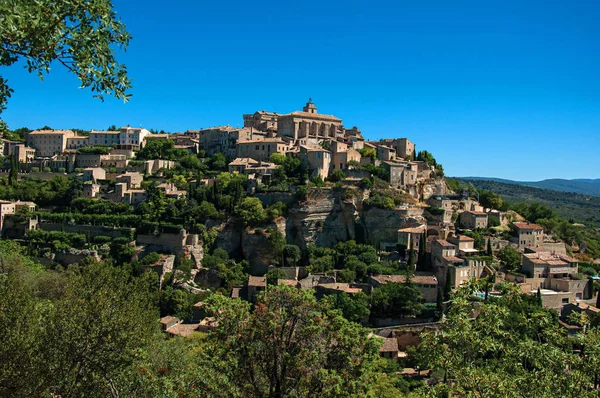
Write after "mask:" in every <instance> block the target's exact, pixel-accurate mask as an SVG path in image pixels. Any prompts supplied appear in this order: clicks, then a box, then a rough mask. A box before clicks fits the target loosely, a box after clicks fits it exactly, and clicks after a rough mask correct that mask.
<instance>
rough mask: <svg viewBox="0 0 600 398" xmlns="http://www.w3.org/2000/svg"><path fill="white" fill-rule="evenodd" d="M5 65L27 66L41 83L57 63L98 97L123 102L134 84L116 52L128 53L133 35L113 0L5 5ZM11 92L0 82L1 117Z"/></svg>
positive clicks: (0, 27) (1, 8)
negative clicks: (119, 16)
mask: <svg viewBox="0 0 600 398" xmlns="http://www.w3.org/2000/svg"><path fill="white" fill-rule="evenodd" d="M0 21H1V23H0V37H1V38H2V42H1V44H0V65H1V66H10V65H14V64H16V63H18V62H19V61H23V62H24V63H25V64H26V68H27V70H28V71H29V72H36V73H37V74H38V76H39V77H40V78H42V77H43V74H44V73H48V72H49V71H50V67H51V65H52V64H53V63H58V64H60V65H62V66H63V67H65V68H66V69H67V70H68V71H69V72H71V73H73V74H74V75H76V76H77V78H78V79H79V80H80V81H81V86H82V87H89V88H91V90H92V91H93V92H95V93H97V94H96V95H95V96H96V97H98V98H100V99H102V95H104V94H109V95H113V96H115V97H117V98H121V99H123V100H128V99H129V97H130V95H129V94H126V90H127V89H129V88H130V86H131V84H130V81H129V79H128V77H127V72H126V69H125V66H124V65H121V64H119V63H118V62H117V60H116V58H115V49H125V48H126V47H127V45H128V43H129V40H130V35H129V33H127V31H126V30H125V25H124V24H123V23H121V22H120V21H119V20H118V19H117V16H116V13H115V12H114V11H113V9H112V4H111V2H110V1H109V0H94V1H92V0H65V1H59V2H56V1H52V0H40V1H27V0H15V1H9V2H2V3H0ZM11 93H12V89H10V88H9V87H8V85H7V84H6V80H5V79H3V78H2V77H0V112H1V111H2V110H3V109H5V107H6V102H7V98H9V97H10V95H11Z"/></svg>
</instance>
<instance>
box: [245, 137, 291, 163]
mask: <svg viewBox="0 0 600 398" xmlns="http://www.w3.org/2000/svg"><path fill="white" fill-rule="evenodd" d="M288 148H289V146H288V144H287V143H286V142H285V141H283V140H282V139H280V138H265V139H263V140H256V141H245V142H238V144H237V154H238V157H240V158H251V159H254V160H258V161H263V162H268V161H269V159H270V158H271V155H272V154H274V153H286V152H287V151H288Z"/></svg>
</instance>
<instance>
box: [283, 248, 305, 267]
mask: <svg viewBox="0 0 600 398" xmlns="http://www.w3.org/2000/svg"><path fill="white" fill-rule="evenodd" d="M301 257H302V252H301V251H300V248H299V247H298V246H296V245H285V247H284V248H283V259H284V263H285V265H286V266H288V267H295V266H296V264H298V261H299V260H300V258H301Z"/></svg>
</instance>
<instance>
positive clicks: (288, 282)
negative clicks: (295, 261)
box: [277, 279, 298, 287]
mask: <svg viewBox="0 0 600 398" xmlns="http://www.w3.org/2000/svg"><path fill="white" fill-rule="evenodd" d="M277 284H278V285H286V286H292V287H296V286H297V285H298V281H297V280H295V279H277Z"/></svg>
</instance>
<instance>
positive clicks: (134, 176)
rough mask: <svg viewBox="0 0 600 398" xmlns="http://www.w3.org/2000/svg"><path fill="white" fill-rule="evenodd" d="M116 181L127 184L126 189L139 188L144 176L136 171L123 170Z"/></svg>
mask: <svg viewBox="0 0 600 398" xmlns="http://www.w3.org/2000/svg"><path fill="white" fill-rule="evenodd" d="M116 180H117V183H125V184H127V189H134V188H139V187H140V186H141V185H142V181H144V176H143V175H142V174H140V173H138V172H135V171H134V172H129V171H128V172H125V173H123V174H120V175H118V176H117V178H116Z"/></svg>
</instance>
